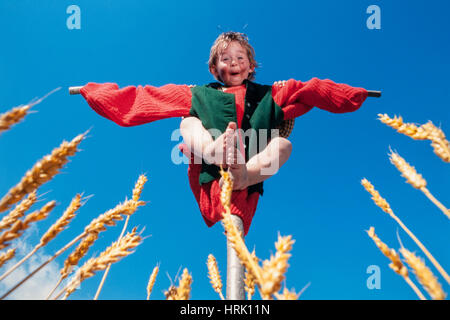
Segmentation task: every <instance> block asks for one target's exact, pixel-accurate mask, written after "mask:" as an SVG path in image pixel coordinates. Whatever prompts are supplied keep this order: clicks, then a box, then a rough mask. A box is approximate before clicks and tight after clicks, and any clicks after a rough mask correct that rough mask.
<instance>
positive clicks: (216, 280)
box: [206, 254, 225, 300]
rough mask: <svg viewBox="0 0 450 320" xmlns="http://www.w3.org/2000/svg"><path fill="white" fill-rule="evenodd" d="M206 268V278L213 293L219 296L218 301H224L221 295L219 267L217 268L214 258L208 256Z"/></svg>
mask: <svg viewBox="0 0 450 320" xmlns="http://www.w3.org/2000/svg"><path fill="white" fill-rule="evenodd" d="M206 265H207V266H208V277H209V279H210V282H211V285H212V287H213V289H214V291H215V292H217V293H218V294H219V296H220V299H222V300H225V298H224V296H223V294H222V279H221V278H220V273H219V267H218V266H217V260H216V258H215V257H214V256H213V255H212V254H210V255H208V260H207V262H206Z"/></svg>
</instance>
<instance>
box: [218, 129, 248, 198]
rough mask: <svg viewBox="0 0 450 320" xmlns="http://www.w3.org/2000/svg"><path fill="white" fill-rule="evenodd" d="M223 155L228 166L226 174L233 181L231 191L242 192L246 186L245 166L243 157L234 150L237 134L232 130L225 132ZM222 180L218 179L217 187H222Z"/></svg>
mask: <svg viewBox="0 0 450 320" xmlns="http://www.w3.org/2000/svg"><path fill="white" fill-rule="evenodd" d="M225 133H226V135H225V149H226V150H225V151H226V152H225V155H226V163H227V164H228V172H229V173H230V177H231V179H232V180H233V190H242V189H245V188H247V186H248V174H247V165H246V163H245V158H244V156H243V155H242V154H241V153H240V152H239V150H238V149H237V148H236V145H237V143H236V142H237V139H238V137H237V134H235V132H234V131H233V130H232V129H227V131H226V132H225ZM222 183H223V179H222V178H220V180H219V186H220V187H222Z"/></svg>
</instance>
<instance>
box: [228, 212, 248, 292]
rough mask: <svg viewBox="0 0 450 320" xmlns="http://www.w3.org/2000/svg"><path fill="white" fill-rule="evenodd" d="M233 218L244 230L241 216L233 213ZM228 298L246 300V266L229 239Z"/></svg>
mask: <svg viewBox="0 0 450 320" xmlns="http://www.w3.org/2000/svg"><path fill="white" fill-rule="evenodd" d="M231 219H232V220H233V223H234V225H235V226H236V227H237V229H238V230H239V231H240V232H242V234H243V230H244V224H243V223H242V220H241V218H239V217H238V216H236V215H234V214H232V215H231ZM226 298H227V300H245V292H244V266H243V265H242V264H241V261H240V260H239V258H238V256H237V254H236V251H235V250H234V249H233V246H232V245H231V243H230V242H229V241H228V240H227V297H226Z"/></svg>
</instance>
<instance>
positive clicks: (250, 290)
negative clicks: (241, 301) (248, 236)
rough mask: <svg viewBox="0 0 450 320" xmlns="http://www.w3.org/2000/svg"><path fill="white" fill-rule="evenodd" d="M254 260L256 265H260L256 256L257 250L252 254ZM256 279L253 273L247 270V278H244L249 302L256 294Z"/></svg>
mask: <svg viewBox="0 0 450 320" xmlns="http://www.w3.org/2000/svg"><path fill="white" fill-rule="evenodd" d="M251 255H252V258H253V259H254V260H255V263H256V264H257V265H258V262H259V261H258V257H257V256H256V253H255V250H253V251H252V253H251ZM255 280H256V279H255V277H254V276H253V275H252V273H251V272H248V270H247V269H246V270H245V278H244V284H245V286H244V290H245V292H247V300H252V296H253V295H254V294H255Z"/></svg>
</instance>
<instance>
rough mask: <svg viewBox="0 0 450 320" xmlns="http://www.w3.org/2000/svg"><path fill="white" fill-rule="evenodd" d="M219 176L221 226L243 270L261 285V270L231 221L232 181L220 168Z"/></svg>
mask: <svg viewBox="0 0 450 320" xmlns="http://www.w3.org/2000/svg"><path fill="white" fill-rule="evenodd" d="M220 174H221V175H222V178H223V184H222V189H221V193H220V200H221V203H222V206H223V207H224V209H225V212H223V214H222V217H223V218H222V225H223V227H224V229H225V234H226V236H227V239H228V240H229V241H230V242H231V243H232V244H233V247H234V249H235V251H236V254H237V256H238V258H239V260H240V261H241V262H242V264H243V265H244V266H245V268H246V269H247V270H248V271H249V272H250V273H251V274H252V275H253V277H255V279H256V280H257V283H259V284H260V283H262V269H261V268H260V267H259V266H258V264H257V263H255V260H254V259H253V257H252V255H251V254H250V252H249V251H248V249H247V247H246V246H245V243H244V240H243V239H242V234H241V232H239V230H238V229H237V227H236V225H235V224H234V223H233V220H232V219H231V210H230V202H231V194H232V191H233V181H232V180H231V177H230V175H229V173H228V172H227V171H224V170H223V169H222V167H221V170H220Z"/></svg>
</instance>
